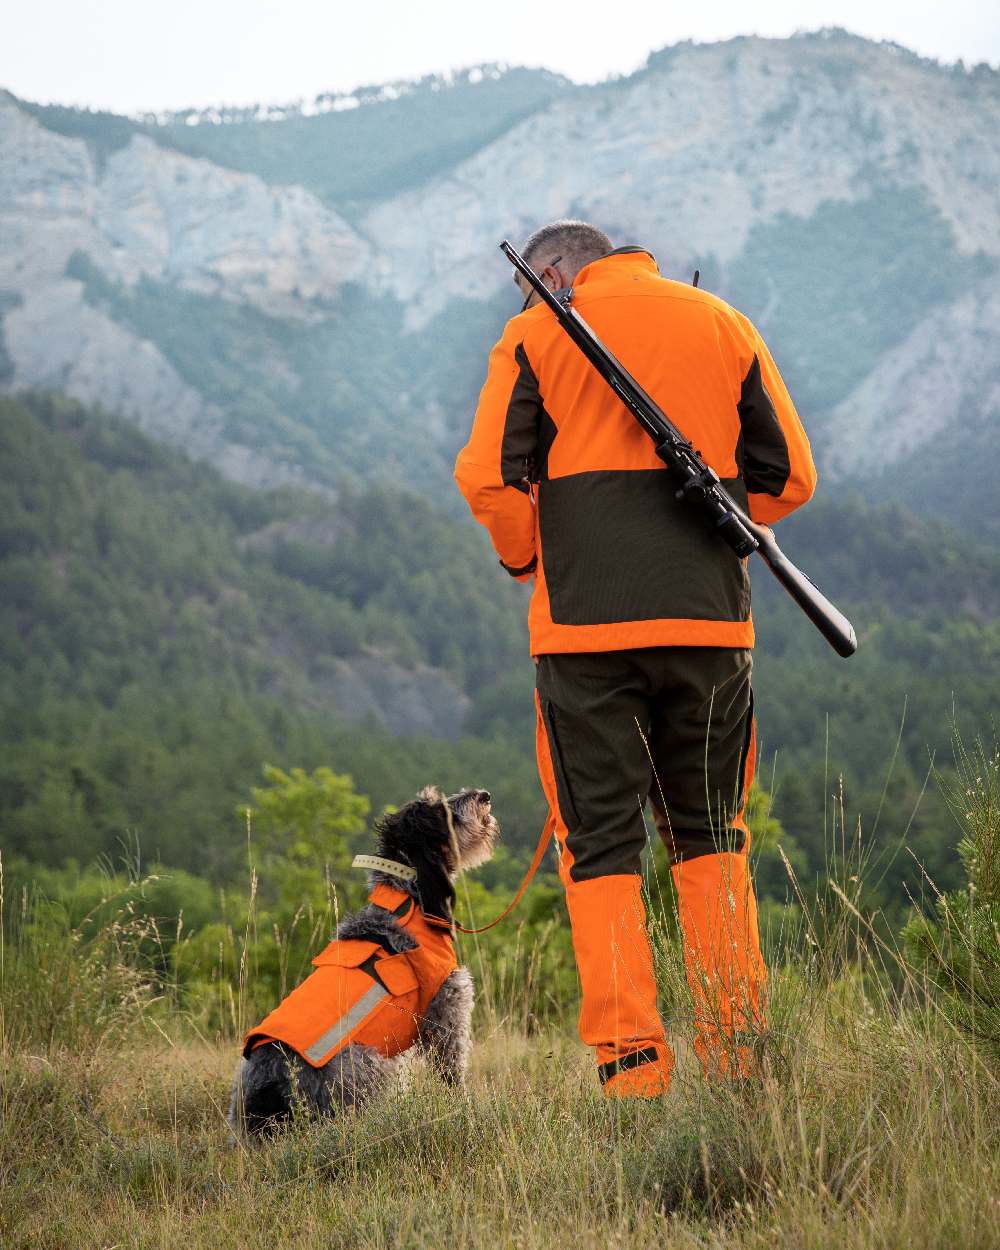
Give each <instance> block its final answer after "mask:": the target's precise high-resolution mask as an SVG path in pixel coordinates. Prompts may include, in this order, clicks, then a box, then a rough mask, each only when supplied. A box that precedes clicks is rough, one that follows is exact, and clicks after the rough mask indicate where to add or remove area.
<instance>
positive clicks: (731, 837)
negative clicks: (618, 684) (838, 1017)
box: [650, 647, 767, 1076]
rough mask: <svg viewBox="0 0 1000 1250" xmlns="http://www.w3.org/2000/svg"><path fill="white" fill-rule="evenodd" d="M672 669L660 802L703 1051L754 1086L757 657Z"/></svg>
mask: <svg viewBox="0 0 1000 1250" xmlns="http://www.w3.org/2000/svg"><path fill="white" fill-rule="evenodd" d="M663 659H664V663H665V672H664V681H663V686H662V687H661V693H660V697H659V698H658V700H657V702H656V705H655V708H654V713H653V718H652V724H651V732H650V744H651V749H652V754H653V760H654V764H655V774H656V775H655V777H654V779H653V786H652V789H651V792H650V799H651V801H652V805H653V810H654V814H655V817H656V823H657V827H658V829H659V832H660V835H661V837H662V838H663V840H664V842H665V844H666V846H667V850H668V852H669V853H670V854H671V857H672V860H673V869H672V872H673V877H674V883H675V885H676V887H677V897H678V904H679V912H680V922H681V932H682V937H683V944H684V959H685V963H686V966H687V974H688V983H689V985H690V987H691V994H692V998H693V1000H694V1012H695V1049H696V1051H697V1053H698V1056H699V1058H700V1060H701V1062H702V1066H703V1068H704V1071H705V1074H706V1076H716V1075H719V1076H723V1075H727V1074H731V1073H733V1072H734V1071H735V1072H738V1073H739V1074H740V1075H743V1076H747V1075H749V1074H750V1073H751V1072H752V1071H753V1067H754V1065H753V1051H752V1047H753V1042H754V1039H755V1037H756V1036H757V1035H758V1034H759V1033H760V1032H761V1031H762V1030H763V1029H764V1027H765V1010H766V988H767V971H766V968H765V965H764V960H763V957H762V956H761V951H760V938H759V934H758V927H757V900H756V898H755V896H754V891H753V883H752V881H751V879H750V872H749V867H748V855H749V850H750V833H749V830H748V829H747V826H746V822H745V820H744V807H745V803H746V795H747V792H748V790H749V789H750V784H751V782H752V780H753V770H754V758H755V746H756V744H755V740H754V720H753V697H752V693H751V689H750V672H751V656H750V653H749V652H748V651H739V650H735V649H724V648H712V647H684V648H674V649H671V650H670V652H667V653H666V654H665V655H664V657H663Z"/></svg>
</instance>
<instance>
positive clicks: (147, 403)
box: [0, 99, 370, 485]
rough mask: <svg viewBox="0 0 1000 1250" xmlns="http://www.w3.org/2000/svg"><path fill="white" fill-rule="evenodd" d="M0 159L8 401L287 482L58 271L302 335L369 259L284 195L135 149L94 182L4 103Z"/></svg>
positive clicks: (80, 146) (327, 219)
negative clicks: (38, 398) (292, 327)
mask: <svg viewBox="0 0 1000 1250" xmlns="http://www.w3.org/2000/svg"><path fill="white" fill-rule="evenodd" d="M0 152H2V154H3V159H2V160H0V240H2V241H0V291H3V292H4V293H5V295H6V296H7V297H8V302H10V303H14V304H16V306H15V307H13V308H12V309H11V310H10V311H8V312H7V314H6V316H4V318H3V322H2V333H3V340H4V346H5V348H6V354H7V356H8V357H9V360H10V364H11V366H12V372H11V376H10V377H9V379H8V385H9V386H10V387H11V389H19V388H22V387H31V386H46V387H54V388H58V389H60V390H64V391H66V392H67V393H68V394H70V395H72V396H74V397H75V398H77V399H80V400H82V401H84V402H86V403H95V404H100V405H101V406H103V407H104V408H106V409H108V410H109V411H111V412H114V413H116V414H119V415H122V416H125V417H128V418H130V419H132V420H134V421H136V423H137V424H138V425H140V426H141V427H142V428H143V429H144V430H145V431H146V432H148V433H150V434H153V435H155V436H156V437H159V438H162V439H164V440H165V441H167V442H171V443H174V444H176V445H179V446H181V447H183V448H184V449H185V450H186V451H188V452H189V453H190V454H192V455H194V456H196V457H203V458H205V459H208V460H211V461H213V462H215V463H216V464H217V465H218V466H219V467H220V468H221V469H222V470H223V471H224V472H226V473H227V474H228V475H229V476H231V477H234V478H237V479H238V480H240V481H243V482H246V483H248V484H252V485H274V484H277V483H279V482H283V481H300V480H302V479H303V478H304V477H305V476H306V474H305V472H304V471H303V469H302V468H301V467H298V466H294V465H288V464H286V463H282V462H277V463H275V462H274V461H273V459H272V457H271V456H269V455H268V454H267V451H266V449H258V448H257V447H254V446H251V445H247V444H246V443H245V442H238V441H235V440H234V439H233V438H231V437H229V436H227V435H226V433H225V421H224V414H223V413H222V411H221V410H220V408H219V406H218V404H216V403H213V402H212V401H211V400H209V399H208V398H206V396H205V395H204V394H202V393H201V392H200V391H199V390H198V389H197V388H196V387H194V386H192V385H190V384H189V383H188V382H186V381H185V380H184V379H183V378H182V377H181V376H180V374H179V372H178V370H177V369H176V368H175V366H174V365H173V364H171V363H170V362H169V361H168V360H167V358H166V357H165V356H164V354H163V352H162V351H161V350H160V348H159V347H158V346H157V344H156V342H154V341H153V340H152V339H151V338H148V337H144V336H142V335H140V334H138V333H137V332H136V331H135V330H134V329H133V328H131V327H130V326H128V325H125V324H122V323H120V322H118V321H116V320H114V319H113V318H112V316H111V315H109V314H108V313H107V312H105V311H103V310H101V309H98V308H95V307H94V306H92V304H91V303H88V302H87V300H86V299H85V298H84V287H83V284H82V283H81V282H80V281H77V280H74V279H72V278H68V277H67V276H66V270H67V264H68V262H69V261H70V258H71V257H72V256H73V255H74V254H79V253H83V254H84V255H85V256H86V257H87V258H88V260H89V262H90V263H91V264H92V265H93V266H95V267H96V269H97V271H99V272H100V273H101V274H102V275H103V276H104V277H105V278H106V279H107V281H108V282H110V283H117V284H121V285H122V286H123V287H124V288H126V289H127V288H129V287H132V286H134V285H135V284H136V283H137V282H138V281H139V280H140V279H142V278H147V279H151V280H154V281H157V282H164V283H169V284H171V285H173V286H176V287H179V288H181V289H182V290H189V291H194V292H198V293H201V294H209V295H215V296H218V297H219V298H221V299H225V300H228V301H231V302H233V303H234V304H239V305H248V306H250V307H253V308H257V309H259V310H260V311H262V312H266V313H267V314H268V315H269V316H273V317H281V318H286V319H293V320H296V321H302V322H308V321H310V320H315V318H316V317H317V316H318V315H320V314H319V312H318V306H319V305H320V304H321V303H322V302H323V301H327V300H329V299H330V298H332V296H333V295H334V294H335V293H336V291H337V289H338V288H339V287H340V286H341V284H343V283H344V282H348V281H351V280H353V279H354V278H355V277H356V276H357V275H358V273H359V272H360V271H361V270H362V269H363V268H364V266H365V265H366V264H367V261H368V256H369V252H370V248H369V246H368V244H367V243H366V242H365V241H364V240H363V239H361V238H360V237H359V236H358V235H357V234H356V233H355V232H354V231H353V230H351V228H350V227H349V226H348V225H347V224H346V222H344V221H343V219H342V218H340V217H339V216H338V215H337V214H336V213H334V212H332V211H331V210H330V209H328V208H326V207H324V206H323V205H322V204H321V203H320V202H319V201H318V200H317V199H316V197H315V196H313V195H311V194H310V193H308V192H306V191H304V190H302V189H301V188H299V187H286V188H276V187H269V186H267V185H266V184H265V183H264V182H262V181H261V180H260V179H259V178H255V177H252V176H248V175H245V174H237V173H233V172H232V171H230V170H225V169H221V168H219V167H218V166H215V165H213V164H211V163H210V162H208V161H202V160H196V159H193V158H191V157H187V156H182V155H180V154H179V153H176V152H173V151H170V150H168V149H164V148H161V147H159V146H158V145H157V144H155V143H154V142H153V141H152V140H150V139H147V138H144V137H141V136H140V137H136V138H134V139H133V140H132V141H131V142H130V143H129V145H128V146H127V147H125V148H124V149H122V150H120V151H118V152H116V153H114V154H113V155H112V156H111V157H110V159H109V160H108V161H107V163H106V165H105V166H104V168H103V169H99V168H98V166H97V164H96V163H95V161H94V159H93V158H92V156H91V154H90V151H89V149H88V147H87V145H86V143H85V142H83V141H82V140H78V139H70V138H66V137H65V136H63V135H59V134H55V133H53V132H52V131H50V130H47V129H45V128H44V127H43V126H42V125H40V124H39V123H38V122H37V121H36V120H35V119H34V118H32V117H30V116H29V115H28V114H27V113H25V112H24V111H23V110H21V109H19V108H17V107H16V106H15V105H14V104H13V103H10V102H8V101H5V100H3V99H0ZM11 297H14V298H13V299H11ZM164 330H165V331H168V330H169V327H164Z"/></svg>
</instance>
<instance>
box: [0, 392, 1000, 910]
mask: <svg viewBox="0 0 1000 1250" xmlns="http://www.w3.org/2000/svg"><path fill="white" fill-rule="evenodd" d="M0 417H2V420H0V458H2V466H3V474H2V478H0V483H2V484H0V576H2V578H3V583H4V587H5V595H4V597H3V600H2V602H0V725H2V729H0V742H2V752H0V846H2V847H3V849H4V850H5V851H6V853H7V854H8V856H18V857H23V858H27V859H30V860H32V861H34V862H37V863H46V864H49V865H52V866H57V865H60V864H63V863H65V862H67V861H69V860H74V861H75V862H76V863H78V864H82V865H86V864H89V863H91V862H92V861H93V860H94V859H95V858H96V857H98V856H105V857H107V856H110V857H112V858H115V857H117V855H118V854H119V852H120V848H121V846H123V845H125V846H133V845H134V844H135V843H136V842H138V845H139V847H140V848H141V851H142V855H143V858H144V860H145V861H146V862H148V863H154V862H155V863H160V864H165V865H168V866H169V867H170V868H171V869H183V870H186V871H189V872H196V873H197V874H199V875H200V876H204V877H206V878H208V879H210V880H211V881H213V882H215V883H216V884H218V885H231V883H232V882H233V881H234V880H240V879H241V874H242V872H243V871H244V868H245V829H244V826H243V822H242V820H241V819H240V818H238V817H237V816H235V815H234V812H235V810H236V809H237V807H239V806H240V805H242V804H245V803H246V801H247V796H248V795H249V794H250V791H251V788H252V787H253V786H255V785H258V784H259V783H260V779H261V768H262V766H263V765H264V764H268V765H271V766H273V767H274V768H278V769H281V770H284V771H285V772H288V771H289V770H291V769H293V768H301V769H305V770H306V771H307V772H311V771H312V770H314V769H316V768H319V767H327V768H330V769H331V770H332V771H333V772H334V773H336V774H346V775H349V776H350V777H351V778H353V782H354V786H355V789H356V791H357V793H358V794H360V795H363V796H364V797H365V798H366V799H367V800H368V801H369V803H370V811H371V813H372V814H373V815H374V814H377V813H378V812H380V811H381V810H382V808H383V807H384V806H385V805H386V804H388V803H395V804H398V803H401V802H404V801H406V799H408V798H409V797H410V796H412V794H414V793H415V792H416V790H417V789H419V788H420V786H422V785H424V784H426V783H427V782H428V781H435V782H438V783H439V784H441V785H443V786H445V787H447V788H450V789H452V788H458V787H460V786H462V785H466V784H481V785H486V786H488V787H489V789H490V790H492V791H493V792H494V793H495V794H496V796H497V810H498V812H499V814H500V816H501V818H502V821H503V824H504V828H505V833H506V839H505V841H506V845H507V846H509V847H510V848H512V851H513V854H514V859H513V861H512V862H511V864H510V865H509V870H507V871H506V872H505V875H504V874H501V875H500V876H498V877H496V878H488V877H484V880H490V881H492V882H493V883H494V884H497V883H502V884H504V885H511V884H513V881H514V879H516V875H517V865H518V863H519V860H518V858H517V857H518V856H521V855H523V854H524V853H525V852H526V851H527V849H528V848H529V847H530V846H531V845H533V843H534V839H535V836H536V834H537V831H538V829H539V828H540V826H541V822H542V818H543V805H542V800H541V794H540V790H539V786H538V782H537V779H536V776H535V768H534V762H533V724H532V716H533V712H532V702H531V686H532V681H533V671H532V668H531V665H530V662H529V661H528V659H527V654H526V653H527V639H526V630H525V619H524V618H525V607H526V596H525V594H524V591H523V589H522V588H521V587H520V586H517V585H515V584H513V583H511V582H510V581H509V579H508V578H506V577H505V576H504V575H503V573H502V572H501V570H500V569H499V568H498V567H497V565H496V562H495V559H494V558H493V556H492V554H491V553H490V551H489V548H488V545H487V544H486V543H485V541H484V539H483V536H482V534H481V533H480V532H479V530H478V529H477V527H476V526H474V525H473V524H472V523H471V522H469V521H464V522H461V523H456V522H454V521H452V520H451V519H449V518H448V517H445V516H443V515H441V514H440V513H437V512H435V511H434V510H433V509H431V508H430V507H429V506H428V505H427V504H426V503H423V502H421V501H419V500H417V499H415V498H414V497H412V496H409V495H404V494H402V493H401V492H398V491H396V490H392V489H390V488H387V487H379V488H369V489H366V490H358V489H354V490H345V491H343V492H342V493H341V495H340V496H339V497H338V498H337V500H336V502H331V501H329V500H325V499H323V498H319V497H316V496H313V495H309V494H303V493H298V494H296V493H294V492H291V491H288V490H286V491H280V492H254V491H250V490H247V489H246V488H243V487H239V486H236V485H233V484H232V483H229V482H226V481H224V480H222V479H221V478H220V477H219V476H218V475H217V474H216V473H215V472H213V471H212V470H211V469H209V468H207V467H206V466H204V465H195V464H192V463H190V462H189V461H187V460H186V459H184V457H182V456H181V455H179V454H178V453H176V452H173V451H170V450H168V449H166V448H164V447H161V446H158V445H156V444H153V443H150V442H149V441H148V440H147V439H145V438H144V437H143V436H142V435H141V434H139V433H138V432H137V431H136V430H135V429H134V428H132V427H130V426H127V425H123V424H121V423H118V422H115V421H112V420H110V419H108V418H106V417H103V416H101V415H100V414H90V413H87V412H86V411H85V410H83V409H81V408H80V407H79V406H78V405H76V404H72V403H69V402H67V401H65V400H61V399H58V398H56V397H53V396H44V395H36V396H31V397H26V398H24V399H23V400H10V399H7V400H4V401H2V405H0ZM782 540H783V543H784V545H785V546H786V549H787V550H788V552H789V554H790V555H791V556H792V557H793V558H794V559H796V560H798V561H799V562H800V563H801V564H802V565H803V566H804V567H805V568H806V569H807V570H808V571H810V572H811V573H813V575H814V576H817V578H818V580H819V581H820V582H821V584H822V585H823V587H824V589H825V590H826V591H828V593H830V595H831V596H832V597H833V598H834V599H835V600H836V601H837V602H839V603H842V604H843V605H844V607H845V608H846V609H847V610H848V611H849V612H850V613H851V614H852V615H853V616H854V619H855V620H856V623H857V626H858V629H859V634H860V636H861V639H862V647H861V650H860V652H859V654H858V655H857V656H856V657H855V658H853V659H852V660H851V661H850V662H848V663H844V662H842V661H840V660H838V659H837V658H836V657H835V656H834V655H833V653H832V652H830V651H828V650H827V648H826V647H825V646H824V645H823V643H822V642H821V640H820V639H819V638H818V636H816V635H815V633H814V631H813V630H812V629H811V628H810V627H809V626H808V624H807V622H806V621H805V620H804V618H802V616H801V615H800V614H799V613H798V612H797V610H796V609H795V608H794V606H793V605H792V604H791V603H790V602H787V601H786V599H785V596H784V595H782V593H781V592H780V589H779V588H778V587H777V586H776V584H774V583H773V582H772V579H771V578H770V577H769V576H768V575H767V573H766V570H764V568H763V566H761V567H759V568H758V569H757V570H756V571H755V578H754V585H755V594H756V603H755V616H756V619H757V624H758V633H759V635H760V637H761V639H762V642H763V645H762V646H761V647H760V648H759V649H758V652H757V659H756V664H757V672H756V688H757V707H758V713H759V718H760V729H761V736H762V739H763V743H764V755H763V759H762V768H761V771H762V781H763V785H764V789H765V790H766V791H768V792H769V793H770V794H771V796H772V799H773V802H772V808H773V810H772V811H771V813H770V815H771V817H772V818H776V819H778V820H780V822H781V824H782V826H783V828H784V831H785V834H786V842H787V844H788V845H789V846H790V847H794V848H797V850H796V851H795V853H794V854H793V855H791V856H790V857H791V858H792V860H793V863H794V865H795V867H796V870H797V871H798V872H799V873H800V874H801V875H802V876H803V878H804V879H805V880H809V881H811V880H814V879H819V878H822V877H823V876H825V874H826V872H827V870H828V864H827V862H826V852H825V849H824V841H823V833H824V830H827V831H829V830H830V829H831V828H833V827H834V824H835V823H836V822H837V821H839V819H840V815H841V811H840V809H841V808H843V816H844V819H845V821H846V823H847V825H848V827H853V825H854V823H855V820H856V819H857V817H858V816H859V815H860V816H861V817H862V818H863V822H864V824H865V827H866V828H869V829H871V830H872V839H871V846H870V854H871V856H872V859H873V862H874V863H875V864H877V866H878V867H877V871H875V872H873V873H872V874H871V880H872V882H873V883H874V882H876V881H877V882H878V887H877V888H878V901H880V902H881V903H882V904H883V906H884V907H885V908H886V910H887V911H888V912H889V913H890V914H891V915H892V916H893V917H894V920H896V921H898V920H899V919H900V918H901V916H902V914H903V912H904V911H905V908H906V906H907V902H908V892H909V893H910V894H912V895H913V896H914V897H921V895H922V894H923V892H924V891H925V889H926V885H925V881H924V877H923V875H922V874H923V871H924V870H926V872H927V873H929V874H930V876H931V877H933V878H934V880H935V881H936V882H938V884H939V886H940V888H941V889H953V888H955V887H956V886H957V885H958V883H959V880H960V876H959V868H958V865H957V861H956V860H955V857H954V855H953V845H954V841H955V838H954V833H953V829H954V825H953V820H952V817H951V815H950V813H949V811H948V809H947V806H946V804H945V803H944V802H943V801H942V800H941V799H940V797H939V796H938V794H937V791H936V789H935V788H934V787H931V791H930V793H928V794H926V795H925V796H924V798H923V800H922V801H921V802H919V803H918V799H919V797H920V795H921V791H922V789H923V787H924V783H925V779H926V776H927V770H928V766H929V753H930V752H935V751H936V752H937V764H938V767H939V768H941V769H942V770H943V772H944V773H945V775H946V777H947V775H948V772H949V770H948V767H947V758H948V753H947V747H948V742H949V733H950V728H949V720H950V718H951V717H952V714H953V711H954V713H955V715H956V716H957V724H958V725H959V727H961V728H962V729H963V730H964V731H965V732H966V733H967V734H969V733H972V734H974V733H975V732H977V731H979V730H980V729H981V728H982V726H984V725H986V724H988V722H989V717H990V715H991V712H992V710H993V709H992V703H991V700H992V692H991V688H990V684H989V682H987V681H984V680H983V675H984V674H987V673H990V672H993V671H996V665H997V659H998V653H1000V641H998V632H1000V631H998V628H997V625H996V617H997V605H998V599H1000V560H998V558H997V556H996V555H995V554H994V553H992V552H989V551H988V550H986V549H981V548H976V547H969V546H967V545H966V544H964V543H962V542H960V541H959V540H957V539H956V537H955V536H954V535H953V534H952V533H951V532H950V531H949V530H947V529H946V528H945V527H943V526H940V525H932V524H928V523H925V522H917V521H916V520H915V519H914V518H912V517H911V516H909V515H908V514H906V513H904V512H902V511H901V510H899V509H880V510H875V509H870V508H867V507H866V506H864V505H863V504H861V503H859V502H857V501H843V502H841V503H839V504H838V505H836V506H834V505H832V504H826V505H824V504H823V503H821V502H820V503H816V504H814V505H812V506H811V507H810V508H808V509H806V510H805V512H804V513H803V514H802V515H801V516H800V517H796V518H793V519H792V520H791V521H790V522H789V523H788V525H787V527H784V528H783V532H782ZM897 735H898V736H899V745H898V748H897V750H896V751H895V756H894V753H893V747H892V744H893V743H894V742H895V741H896V738H897ZM775 754H776V755H777V760H776V761H775ZM890 766H891V767H890ZM914 813H915V814H914ZM876 814H878V820H877V821H876V819H875V817H876ZM911 817H912V818H911ZM907 827H909V828H908V835H907V836H908V840H909V845H910V846H911V848H912V849H913V851H914V853H915V855H916V856H917V860H919V864H918V863H917V862H915V861H914V860H913V858H912V857H910V856H908V855H903V854H901V853H899V844H900V839H901V837H902V835H903V833H904V830H906V829H907ZM490 871H492V869H491V870H490ZM759 878H760V883H761V888H762V892H763V893H764V894H765V895H768V896H770V897H772V898H774V899H775V900H777V901H780V900H783V899H784V898H785V896H786V894H787V892H788V880H787V876H786V874H785V872H784V869H783V867H782V865H781V862H780V860H779V859H778V858H777V857H776V856H769V857H768V856H765V858H764V859H763V860H762V862H761V864H760V868H759Z"/></svg>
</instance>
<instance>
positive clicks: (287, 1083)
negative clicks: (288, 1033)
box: [229, 1042, 292, 1137]
mask: <svg viewBox="0 0 1000 1250" xmlns="http://www.w3.org/2000/svg"><path fill="white" fill-rule="evenodd" d="M291 1102H292V1082H291V1074H290V1071H289V1056H288V1055H287V1054H286V1053H285V1051H284V1050H283V1049H282V1048H281V1047H280V1046H278V1045H276V1044H275V1043H274V1042H270V1043H268V1045H266V1046H259V1047H258V1048H257V1049H256V1050H255V1051H253V1052H252V1053H251V1054H250V1056H249V1058H247V1059H241V1060H240V1066H239V1068H238V1069H237V1071H236V1080H235V1082H234V1083H233V1097H232V1101H231V1103H230V1107H229V1123H230V1126H231V1127H232V1129H233V1131H234V1133H236V1134H237V1135H238V1136H244V1135H246V1136H250V1137H256V1136H258V1135H260V1134H261V1133H269V1132H271V1131H272V1130H273V1129H274V1128H275V1127H276V1126H277V1125H278V1124H280V1123H281V1121H282V1120H287V1119H288V1116H289V1115H290V1113H291Z"/></svg>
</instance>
